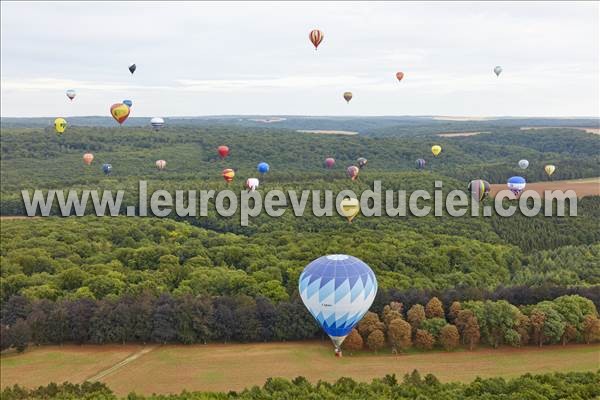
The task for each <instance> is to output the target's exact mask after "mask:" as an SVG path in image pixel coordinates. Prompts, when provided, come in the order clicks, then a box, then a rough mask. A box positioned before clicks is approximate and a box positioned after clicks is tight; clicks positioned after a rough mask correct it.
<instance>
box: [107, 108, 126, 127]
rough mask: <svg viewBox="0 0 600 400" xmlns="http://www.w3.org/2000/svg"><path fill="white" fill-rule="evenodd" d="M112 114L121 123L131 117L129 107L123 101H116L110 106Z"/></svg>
mask: <svg viewBox="0 0 600 400" xmlns="http://www.w3.org/2000/svg"><path fill="white" fill-rule="evenodd" d="M110 114H111V115H112V117H113V118H114V119H115V121H117V122H118V123H119V124H122V123H123V122H125V120H126V119H127V117H129V107H127V106H126V105H125V104H123V103H115V104H113V105H112V106H110Z"/></svg>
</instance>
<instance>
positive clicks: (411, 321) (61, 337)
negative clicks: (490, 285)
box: [0, 294, 600, 351]
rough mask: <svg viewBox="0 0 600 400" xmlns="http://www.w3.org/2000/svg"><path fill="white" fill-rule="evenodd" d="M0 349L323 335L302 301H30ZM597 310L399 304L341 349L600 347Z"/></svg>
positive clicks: (562, 300)
mask: <svg viewBox="0 0 600 400" xmlns="http://www.w3.org/2000/svg"><path fill="white" fill-rule="evenodd" d="M0 322H1V328H2V349H5V348H9V347H14V348H16V349H17V350H18V351H24V350H25V349H26V347H27V346H28V344H29V343H34V344H62V343H67V342H73V343H78V344H84V343H94V344H104V343H128V342H141V343H148V342H155V343H184V344H193V343H208V342H230V341H236V342H268V341H287V340H301V339H313V338H317V337H323V336H324V335H323V333H322V332H321V330H320V329H319V327H318V325H317V324H316V322H315V321H314V319H313V317H312V316H311V315H310V314H309V313H308V311H307V310H306V308H305V307H304V305H303V304H302V301H301V300H300V299H299V298H298V297H297V296H295V297H293V298H292V300H290V301H281V302H279V303H273V302H271V301H270V300H268V299H266V298H264V297H258V298H256V299H255V298H252V297H249V296H244V295H237V296H219V297H212V298H211V297H205V296H196V297H194V296H189V295H186V296H181V297H172V296H170V295H167V294H163V295H161V296H159V297H154V296H149V295H146V296H137V297H130V296H125V297H122V298H118V299H105V300H99V301H94V300H90V299H77V300H63V301H58V302H51V301H49V300H38V301H34V302H30V301H28V300H27V299H26V298H24V297H21V296H14V297H11V298H10V299H9V300H8V301H6V302H4V303H3V305H2V319H1V321H0ZM599 335H600V320H598V314H597V310H596V307H595V305H594V304H593V302H592V301H591V300H589V299H586V298H583V297H581V296H578V295H570V296H561V297H558V298H556V299H554V300H551V301H549V300H546V301H542V302H540V303H537V304H532V305H526V306H521V307H516V306H514V305H511V304H510V303H508V302H507V301H505V300H499V301H491V300H486V301H474V300H470V301H464V302H459V301H454V302H452V304H450V306H449V307H444V305H443V303H442V302H441V301H440V300H439V299H438V298H437V297H434V298H432V299H430V300H429V301H428V302H427V303H425V304H419V303H417V304H414V305H412V306H411V307H410V308H409V309H407V310H405V309H404V305H403V304H402V303H399V302H391V303H389V304H387V305H385V306H383V308H382V310H381V312H380V313H379V314H378V313H375V312H369V313H367V314H366V315H365V317H364V318H363V320H362V321H361V322H360V323H359V324H358V326H357V329H356V330H354V331H353V332H352V333H351V334H350V336H349V337H348V339H347V340H346V342H345V343H344V346H345V347H346V348H348V349H351V350H360V349H362V348H364V347H368V348H369V349H371V350H373V351H377V350H381V349H382V348H384V347H387V346H388V345H389V346H390V347H391V348H392V349H393V351H403V350H405V349H407V348H409V347H411V346H412V345H413V343H414V345H415V346H417V347H419V348H422V349H431V348H433V347H435V346H438V347H443V348H446V349H447V350H451V349H453V348H455V347H457V346H459V344H461V343H462V344H464V345H468V346H469V347H470V348H472V347H473V346H474V345H476V344H477V343H479V341H480V340H481V341H482V342H483V343H485V344H487V345H490V346H493V347H497V346H500V345H503V344H507V345H511V346H521V345H527V344H536V345H539V346H541V345H542V344H544V343H558V342H562V343H563V344H566V343H569V342H573V341H576V342H585V343H590V342H592V341H595V340H597V339H598V338H599Z"/></svg>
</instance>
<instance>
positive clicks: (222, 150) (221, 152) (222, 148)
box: [217, 146, 229, 159]
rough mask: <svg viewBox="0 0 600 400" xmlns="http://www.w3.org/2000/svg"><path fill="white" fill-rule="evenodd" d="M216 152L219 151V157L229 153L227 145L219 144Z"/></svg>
mask: <svg viewBox="0 0 600 400" xmlns="http://www.w3.org/2000/svg"><path fill="white" fill-rule="evenodd" d="M217 152H218V153H219V157H221V159H223V158H225V157H227V156H228V155H229V147H227V146H219V147H218V148H217Z"/></svg>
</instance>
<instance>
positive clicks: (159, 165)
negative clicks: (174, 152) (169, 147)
mask: <svg viewBox="0 0 600 400" xmlns="http://www.w3.org/2000/svg"><path fill="white" fill-rule="evenodd" d="M155 164H156V168H158V170H159V171H162V170H163V169H165V167H166V166H167V162H166V161H165V160H157V161H156V163H155Z"/></svg>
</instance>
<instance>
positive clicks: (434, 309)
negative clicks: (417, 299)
mask: <svg viewBox="0 0 600 400" xmlns="http://www.w3.org/2000/svg"><path fill="white" fill-rule="evenodd" d="M425 316H426V317H427V318H445V315H444V305H443V304H442V302H441V301H440V299H438V298H437V297H433V298H432V299H431V300H429V301H428V302H427V305H425Z"/></svg>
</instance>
